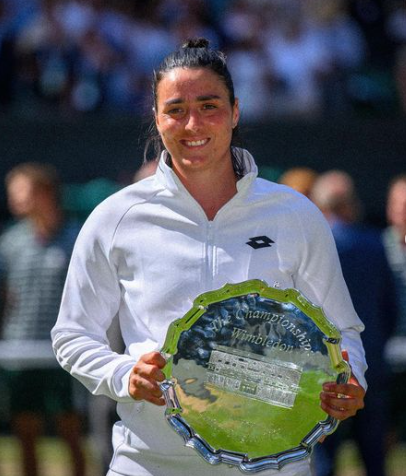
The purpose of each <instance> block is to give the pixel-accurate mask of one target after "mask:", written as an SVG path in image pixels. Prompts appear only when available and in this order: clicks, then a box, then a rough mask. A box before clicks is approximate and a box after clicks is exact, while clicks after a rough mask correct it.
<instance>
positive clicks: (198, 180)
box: [177, 164, 237, 220]
mask: <svg viewBox="0 0 406 476" xmlns="http://www.w3.org/2000/svg"><path fill="white" fill-rule="evenodd" d="M177 175H178V177H179V179H180V181H181V182H182V183H183V185H184V186H185V188H186V189H187V190H188V192H189V193H190V194H191V195H192V197H193V198H194V199H195V200H196V201H197V202H198V203H199V204H200V206H201V207H202V208H203V210H204V212H205V214H206V216H207V218H208V219H209V220H213V219H214V217H215V216H216V214H217V213H218V211H219V210H220V209H221V208H222V207H223V206H224V205H225V204H226V203H227V202H228V201H230V200H231V199H232V198H233V197H234V195H235V194H236V193H237V177H236V175H235V173H234V170H233V168H232V165H231V164H230V167H226V168H225V169H224V170H222V171H218V172H216V174H213V173H204V172H198V173H196V174H193V175H194V176H193V177H190V176H189V177H185V176H183V175H180V174H178V173H177Z"/></svg>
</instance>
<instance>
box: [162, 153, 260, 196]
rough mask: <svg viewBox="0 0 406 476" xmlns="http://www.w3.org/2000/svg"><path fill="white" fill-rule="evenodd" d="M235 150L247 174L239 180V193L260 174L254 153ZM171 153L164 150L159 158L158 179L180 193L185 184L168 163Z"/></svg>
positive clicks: (168, 187)
mask: <svg viewBox="0 0 406 476" xmlns="http://www.w3.org/2000/svg"><path fill="white" fill-rule="evenodd" d="M234 151H235V153H236V154H238V156H239V157H241V158H242V160H243V163H244V169H245V175H244V176H243V177H242V178H241V179H240V180H239V181H238V182H237V191H238V193H241V192H244V191H246V190H248V188H249V187H250V185H251V184H252V182H253V181H254V180H255V178H256V177H257V175H258V167H257V165H256V164H255V161H254V158H253V157H252V155H251V154H250V153H249V152H248V151H247V150H245V149H241V148H239V147H235V148H234ZM168 158H169V154H168V152H167V151H166V150H164V151H163V152H162V154H161V157H160V159H159V163H158V168H157V171H156V179H157V180H158V182H159V183H160V184H161V185H162V186H163V187H165V188H166V189H167V190H169V191H170V192H172V193H179V192H180V191H182V190H184V186H183V184H182V183H181V181H180V180H179V178H178V176H177V175H176V174H175V172H174V171H173V170H172V168H171V167H170V166H169V165H168V162H169V160H168Z"/></svg>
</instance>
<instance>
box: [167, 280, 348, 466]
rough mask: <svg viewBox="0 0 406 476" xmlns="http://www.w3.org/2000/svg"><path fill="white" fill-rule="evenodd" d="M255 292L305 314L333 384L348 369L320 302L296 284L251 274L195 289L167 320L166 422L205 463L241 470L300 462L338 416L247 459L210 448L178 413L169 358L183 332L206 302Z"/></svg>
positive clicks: (344, 376)
mask: <svg viewBox="0 0 406 476" xmlns="http://www.w3.org/2000/svg"><path fill="white" fill-rule="evenodd" d="M250 294H251V295H252V294H256V295H259V296H261V297H264V298H268V299H271V300H274V301H277V302H280V303H290V304H293V305H294V306H296V307H297V308H298V309H299V310H300V311H302V312H303V313H304V314H305V315H306V316H307V317H308V318H310V319H311V320H312V321H313V322H314V324H315V325H316V326H317V327H318V329H319V330H320V331H321V332H322V333H323V334H324V336H325V338H324V342H325V345H326V347H327V351H328V355H329V357H330V361H331V364H332V367H333V369H334V370H335V372H336V373H337V378H336V381H337V383H346V382H347V381H348V380H349V377H350V374H351V370H350V367H349V364H348V363H347V362H346V361H345V360H344V359H343V357H342V355H341V351H340V346H339V344H340V342H341V335H340V332H339V331H338V329H337V328H336V327H335V326H334V324H332V323H331V322H330V321H329V320H328V318H327V317H326V315H325V314H324V311H323V309H322V308H321V307H320V306H317V305H315V304H313V303H312V302H311V301H309V300H308V299H307V298H306V297H305V296H304V295H303V294H302V293H301V292H300V291H299V290H297V289H295V288H286V289H279V288H274V287H271V286H268V285H267V283H266V282H265V281H262V280H258V279H253V280H248V281H244V282H242V283H236V284H230V283H227V284H225V285H224V286H223V287H221V288H220V289H218V290H214V291H208V292H205V293H202V294H200V295H199V296H197V297H196V298H195V300H194V301H193V306H192V308H191V309H190V310H189V311H188V312H187V313H186V314H185V315H184V316H183V317H182V318H180V319H177V320H175V321H174V322H172V323H171V325H170V326H169V329H168V333H167V336H166V339H165V343H164V345H163V347H162V349H161V354H162V355H163V356H164V358H165V359H166V360H167V364H166V365H165V367H164V369H163V373H164V375H165V380H164V381H163V382H162V383H161V384H160V387H161V390H162V392H163V395H164V398H165V401H166V411H165V417H166V420H167V421H168V423H169V424H170V426H171V427H172V428H173V429H174V430H175V431H176V433H178V434H179V435H180V436H181V437H182V438H183V440H184V444H185V446H188V447H191V448H194V449H195V450H196V451H197V452H198V453H199V454H200V456H202V457H203V458H204V459H205V460H206V461H207V462H208V463H210V464H220V463H226V464H229V465H233V466H237V467H238V468H239V469H240V470H241V471H242V472H243V473H255V472H260V471H263V470H266V469H276V470H280V469H281V468H282V467H283V466H285V465H286V464H288V463H291V462H295V461H300V460H303V459H305V458H306V457H308V456H309V455H310V454H311V452H312V450H313V447H314V445H315V444H316V443H317V442H318V440H319V439H320V438H321V437H322V436H324V435H329V434H331V433H333V432H334V431H335V429H336V428H337V426H338V424H339V421H338V420H337V419H335V418H333V417H332V416H330V415H327V414H326V418H325V419H324V420H321V421H319V422H318V423H317V424H316V425H315V426H314V428H313V429H312V430H311V431H310V432H309V433H308V434H307V435H305V436H304V437H303V438H302V440H301V442H300V443H299V445H298V446H296V447H294V448H291V449H287V450H285V451H282V452H279V453H275V454H270V455H265V456H260V457H255V458H249V457H248V455H247V454H244V453H238V452H233V451H229V450H226V449H222V448H219V449H215V448H213V447H212V446H211V445H210V444H209V443H208V442H207V441H206V440H205V439H204V438H202V437H201V436H200V435H199V434H198V433H196V432H195V431H194V430H193V428H192V427H191V426H190V425H189V424H188V423H187V421H186V420H185V419H184V418H183V417H182V416H181V412H182V407H181V405H180V402H179V400H178V398H177V395H176V391H175V388H174V384H173V381H172V380H171V379H172V363H173V362H172V358H173V356H174V355H176V353H177V351H178V348H177V343H178V341H179V338H180V335H181V333H182V332H184V331H187V330H189V329H190V328H191V327H192V325H193V324H194V323H195V322H196V321H198V319H199V318H200V317H201V316H202V315H203V314H204V313H205V312H206V311H207V309H208V306H209V305H211V304H215V303H218V302H221V301H224V300H226V299H230V298H236V297H241V296H246V295H250Z"/></svg>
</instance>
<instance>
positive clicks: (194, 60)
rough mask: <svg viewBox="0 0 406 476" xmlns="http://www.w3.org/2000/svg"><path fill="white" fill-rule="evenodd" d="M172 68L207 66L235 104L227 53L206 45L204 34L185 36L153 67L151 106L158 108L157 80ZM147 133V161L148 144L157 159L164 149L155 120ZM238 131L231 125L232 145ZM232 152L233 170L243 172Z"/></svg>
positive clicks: (234, 153) (233, 150)
mask: <svg viewBox="0 0 406 476" xmlns="http://www.w3.org/2000/svg"><path fill="white" fill-rule="evenodd" d="M174 68H186V69H193V68H207V69H210V70H211V71H213V73H215V74H216V75H217V76H218V77H219V78H220V79H221V80H222V81H223V82H224V85H225V86H226V88H227V90H228V94H229V99H230V104H231V106H234V104H235V94H234V84H233V80H232V78H231V74H230V72H229V70H228V68H227V64H226V57H225V55H224V53H222V52H221V51H218V50H213V49H211V48H209V41H208V40H206V39H205V38H197V39H191V40H188V41H187V42H186V43H184V44H183V45H182V46H181V48H179V49H178V50H176V51H174V52H173V53H171V54H170V55H168V56H167V57H166V58H165V59H164V60H163V62H162V63H161V64H160V66H159V68H158V69H157V70H155V71H154V74H153V81H152V94H153V103H154V110H155V112H157V89H158V85H159V83H160V81H161V80H162V78H163V77H164V75H165V74H166V73H168V72H169V71H171V70H172V69H174ZM148 132H149V137H148V139H147V143H146V145H145V150H144V161H147V154H148V151H149V149H150V147H153V150H154V157H155V159H156V160H158V159H159V157H160V155H161V152H162V150H163V149H164V146H163V143H162V140H161V137H160V135H159V133H158V131H157V128H156V124H155V120H153V121H152V123H151V125H150V127H149V130H148ZM237 135H238V126H237V127H236V128H234V129H233V135H232V144H234V145H235V142H236V139H237V137H236V136H237ZM231 156H232V160H233V167H234V172H235V173H236V175H237V176H239V177H242V176H243V175H244V165H243V161H242V159H241V158H240V157H239V156H238V154H237V151H236V150H235V148H234V147H232V148H231Z"/></svg>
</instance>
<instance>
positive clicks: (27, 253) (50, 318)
mask: <svg viewBox="0 0 406 476" xmlns="http://www.w3.org/2000/svg"><path fill="white" fill-rule="evenodd" d="M6 189H7V193H8V199H9V207H10V211H11V213H12V214H13V215H14V216H15V217H16V218H18V219H19V221H18V222H17V223H16V224H15V225H13V226H11V227H10V228H9V229H8V230H6V231H5V232H4V234H3V235H2V236H1V237H0V283H1V285H2V289H3V296H4V301H5V302H4V312H3V316H1V317H2V319H1V324H2V326H1V337H2V341H0V344H1V345H2V346H6V347H7V346H8V347H7V348H8V349H9V350H14V352H13V353H14V355H15V359H14V360H10V359H8V360H7V361H2V362H1V363H2V364H3V365H5V362H6V364H7V367H8V368H7V369H6V371H5V372H4V374H5V380H6V384H7V386H8V393H9V402H10V413H11V428H12V431H13V433H14V434H15V435H16V437H17V438H18V440H19V442H20V445H21V451H22V457H21V463H22V468H21V474H24V475H25V476H36V475H38V474H39V464H38V460H37V455H36V444H37V441H38V437H39V436H40V435H41V432H42V429H43V425H44V423H45V422H48V421H49V420H48V417H51V418H52V419H53V420H54V423H55V428H56V430H57V432H58V434H59V436H61V437H62V438H63V439H64V440H65V442H66V443H67V444H68V447H69V450H70V454H71V460H72V474H74V475H75V476H84V472H85V461H84V455H83V451H82V446H81V419H80V417H79V415H78V414H77V413H76V412H75V409H74V405H73V401H72V388H71V385H72V381H71V379H70V378H66V375H65V373H64V372H61V371H60V369H59V367H57V365H55V362H56V361H55V359H54V356H53V354H52V352H51V351H52V348H51V343H50V330H51V328H52V326H53V325H54V323H55V320H56V316H57V313H58V309H59V303H60V299H61V294H62V289H63V285H64V281H65V277H66V272H67V267H68V263H69V258H70V254H71V251H72V248H73V243H74V241H75V239H76V236H77V233H78V227H77V226H76V224H73V223H69V222H67V221H65V219H64V216H63V213H62V209H61V207H60V202H59V179H58V177H57V174H56V171H55V170H54V169H53V168H52V167H50V166H47V165H42V164H35V163H25V164H20V165H18V166H16V167H15V168H14V169H12V170H11V171H10V172H9V173H8V175H7V177H6ZM43 349H45V350H48V349H49V351H50V352H49V354H47V358H45V359H42V358H41V361H40V362H39V360H38V359H39V356H40V355H41V356H42V355H43V352H42V351H43ZM4 353H5V354H6V355H5V357H4V356H3V357H2V359H4V358H8V357H9V353H10V352H4ZM4 353H3V354H4ZM3 354H2V355H3ZM45 418H47V420H45Z"/></svg>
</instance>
